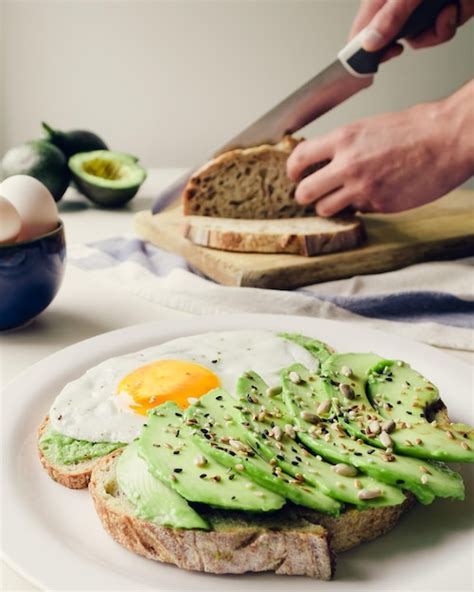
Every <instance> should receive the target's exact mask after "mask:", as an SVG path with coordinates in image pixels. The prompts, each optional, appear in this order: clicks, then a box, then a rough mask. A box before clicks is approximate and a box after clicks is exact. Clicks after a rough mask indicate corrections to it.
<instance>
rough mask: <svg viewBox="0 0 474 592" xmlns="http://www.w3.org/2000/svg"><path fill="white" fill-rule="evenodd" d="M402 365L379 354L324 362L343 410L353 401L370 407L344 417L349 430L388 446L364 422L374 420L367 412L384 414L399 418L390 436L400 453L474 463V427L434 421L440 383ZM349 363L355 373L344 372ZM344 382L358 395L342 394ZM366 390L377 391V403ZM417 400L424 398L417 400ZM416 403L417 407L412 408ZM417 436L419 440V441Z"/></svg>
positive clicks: (326, 379) (331, 393)
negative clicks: (430, 411)
mask: <svg viewBox="0 0 474 592" xmlns="http://www.w3.org/2000/svg"><path fill="white" fill-rule="evenodd" d="M400 364H401V365H400V366H398V365H397V363H396V362H395V361H392V360H383V359H382V358H380V356H377V355H375V354H357V353H347V354H334V355H332V356H331V357H329V358H328V359H327V360H326V361H325V362H324V363H323V365H322V369H321V376H322V379H323V385H324V388H325V390H326V392H327V395H328V397H336V398H338V399H339V403H340V405H341V407H343V408H344V407H345V408H347V407H350V406H351V405H353V404H361V405H365V407H366V408H365V409H363V410H360V411H357V416H356V418H355V419H354V420H345V421H344V425H345V427H346V428H347V430H348V431H350V432H351V433H352V434H353V435H355V436H357V437H360V438H362V439H364V440H366V441H367V442H369V443H371V444H373V445H374V446H378V447H381V448H385V446H384V445H383V443H382V442H381V441H380V437H379V436H372V435H370V434H368V433H367V432H366V429H365V427H360V426H359V423H358V422H360V421H362V423H363V424H364V426H366V425H367V424H368V421H367V414H368V413H370V415H372V417H375V416H378V420H379V422H380V423H383V421H385V420H386V419H393V420H394V421H396V422H397V428H396V429H395V430H394V432H393V433H391V434H390V438H391V440H392V444H393V449H394V450H395V451H396V452H398V453H400V454H405V455H407V456H413V457H416V458H423V459H430V460H437V461H443V462H474V450H473V448H474V431H473V430H472V428H470V427H469V426H463V425H460V426H459V425H457V426H456V425H444V426H443V425H439V426H433V425H431V424H430V423H429V422H428V420H427V418H426V407H427V406H429V405H430V404H432V403H434V402H436V401H437V400H438V391H437V389H436V387H434V385H432V384H431V383H430V382H429V381H428V380H426V379H425V378H424V377H422V376H421V375H420V374H419V373H418V372H416V371H415V370H413V369H412V368H411V367H410V366H409V364H406V363H403V362H401V363H400ZM344 366H347V367H349V368H350V369H351V370H352V376H351V377H346V376H344V375H343V373H342V372H341V370H342V368H343V367H344ZM385 366H387V367H388V368H389V371H390V374H391V375H390V376H389V375H383V374H381V373H380V369H381V368H383V367H385ZM382 376H385V380H381V382H379V380H380V377H382ZM407 377H408V378H409V379H410V380H409V382H410V385H409V386H408V387H406V388H405V390H404V387H403V383H404V381H405V380H406V378H407ZM375 380H377V382H376V383H374V381H375ZM343 383H345V384H348V385H350V386H351V387H352V389H353V391H354V394H355V397H354V399H352V400H348V399H346V398H345V397H344V396H343V395H342V394H341V392H340V390H339V388H338V385H339V384H343ZM375 385H376V386H377V388H375ZM417 385H418V386H417ZM416 389H419V390H416ZM366 391H367V392H369V394H371V399H372V401H371V400H369V397H368V396H367V392H366ZM397 391H399V397H398V396H397ZM377 394H380V395H381V398H380V405H377V401H376V399H377ZM417 398H418V399H419V401H416V399H417ZM390 401H391V403H390ZM387 402H388V403H389V405H390V406H388V407H387V409H385V407H384V404H385V405H386V404H387ZM413 403H415V405H416V406H412V404H413ZM373 404H375V407H374V406H373ZM398 413H400V415H398ZM407 419H410V420H411V421H410V422H409V423H410V426H411V427H403V426H402V425H400V421H399V420H403V421H405V422H407ZM448 432H449V433H450V434H451V436H452V437H450V436H449V434H448ZM416 440H419V442H418V443H416Z"/></svg>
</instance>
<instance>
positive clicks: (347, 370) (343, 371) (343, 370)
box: [341, 366, 352, 378]
mask: <svg viewBox="0 0 474 592" xmlns="http://www.w3.org/2000/svg"><path fill="white" fill-rule="evenodd" d="M341 374H342V375H343V376H346V377H347V378H350V377H351V376H352V369H351V368H349V366H342V368H341Z"/></svg>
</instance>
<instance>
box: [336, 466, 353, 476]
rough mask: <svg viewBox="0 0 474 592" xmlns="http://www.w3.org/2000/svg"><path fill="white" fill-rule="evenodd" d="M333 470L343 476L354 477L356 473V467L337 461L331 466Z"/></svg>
mask: <svg viewBox="0 0 474 592" xmlns="http://www.w3.org/2000/svg"><path fill="white" fill-rule="evenodd" d="M333 470H334V472H336V473H337V474H338V475H342V476H343V477H355V476H356V475H357V469H356V468H355V467H353V466H351V465H346V464H344V463H338V464H337V465H334V467H333Z"/></svg>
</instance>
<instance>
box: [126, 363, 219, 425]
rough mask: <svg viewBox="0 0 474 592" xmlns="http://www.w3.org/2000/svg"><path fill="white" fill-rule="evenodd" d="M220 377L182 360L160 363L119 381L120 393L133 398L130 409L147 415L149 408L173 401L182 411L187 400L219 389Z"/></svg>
mask: <svg viewBox="0 0 474 592" xmlns="http://www.w3.org/2000/svg"><path fill="white" fill-rule="evenodd" d="M220 384H221V382H220V380H219V377H218V376H216V375H215V374H214V372H211V370H209V369H208V368H205V367H204V366H200V365H199V364H194V363H193V362H185V361H182V360H158V361H157V362H152V363H151V364H147V365H146V366H141V367H140V368H137V369H136V370H134V371H133V372H131V373H130V374H127V376H125V378H123V379H122V380H121V381H120V384H119V385H118V389H117V392H118V393H121V392H125V393H127V395H128V396H129V397H131V398H132V399H133V403H131V404H129V407H130V409H132V410H133V411H135V412H137V413H141V414H142V415H146V413H147V411H148V410H149V409H152V408H153V407H156V406H157V405H160V404H161V403H164V402H165V401H174V402H175V403H177V404H178V405H179V406H180V407H181V408H182V409H185V408H186V407H187V406H188V405H189V402H188V398H190V397H194V398H199V397H201V396H202V395H205V394H206V393H208V392H209V391H210V390H212V389H214V388H217V387H218V386H220Z"/></svg>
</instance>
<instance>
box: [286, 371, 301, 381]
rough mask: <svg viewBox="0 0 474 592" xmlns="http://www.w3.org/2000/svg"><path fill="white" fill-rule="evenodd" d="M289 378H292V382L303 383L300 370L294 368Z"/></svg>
mask: <svg viewBox="0 0 474 592" xmlns="http://www.w3.org/2000/svg"><path fill="white" fill-rule="evenodd" d="M288 378H289V379H290V380H291V382H292V383H293V384H300V383H301V376H300V375H299V374H298V372H295V371H294V370H292V371H291V372H290V373H289V374H288Z"/></svg>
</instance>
